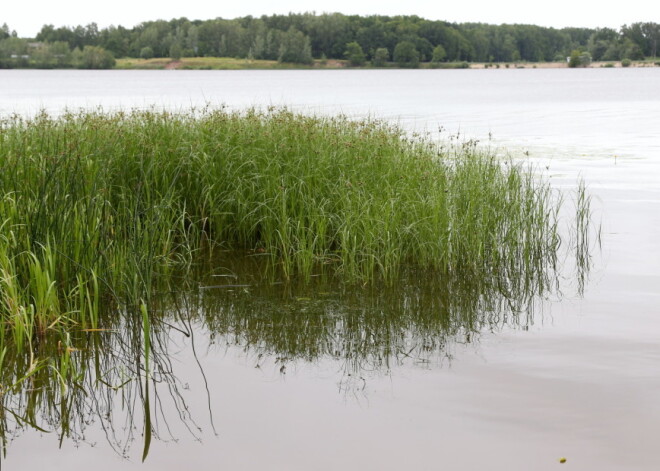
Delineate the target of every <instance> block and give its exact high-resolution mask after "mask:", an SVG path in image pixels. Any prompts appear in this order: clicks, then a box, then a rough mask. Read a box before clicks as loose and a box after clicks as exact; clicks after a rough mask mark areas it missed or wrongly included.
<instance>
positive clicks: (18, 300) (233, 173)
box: [0, 109, 590, 457]
mask: <svg viewBox="0 0 660 471" xmlns="http://www.w3.org/2000/svg"><path fill="white" fill-rule="evenodd" d="M560 204H561V197H558V196H557V194H555V193H554V192H553V191H552V190H551V188H550V187H549V185H548V184H547V182H545V181H544V180H543V179H542V178H540V177H539V176H538V175H536V174H535V173H534V172H533V169H529V168H525V167H523V166H521V165H517V164H514V163H513V162H511V161H502V160H500V159H498V158H496V157H494V156H493V155H492V154H490V153H488V152H487V151H484V150H480V149H479V148H478V147H477V146H476V144H475V143H474V142H467V143H464V144H457V145H446V144H442V143H437V142H434V141H431V140H430V139H427V138H425V137H423V136H412V137H411V136H409V135H407V134H405V133H404V132H403V131H402V130H400V129H398V128H396V127H394V126H392V125H389V124H386V123H384V122H379V121H373V120H366V121H353V120H350V119H348V118H345V117H335V118H329V117H314V116H304V115H299V114H294V113H292V112H290V111H288V110H286V109H270V110H266V111H258V110H249V111H245V112H230V111H227V110H224V109H205V110H201V111H190V112H187V113H170V112H160V111H153V110H152V111H134V112H129V113H126V112H116V113H104V112H88V111H84V112H79V113H67V114H64V115H62V116H59V117H51V116H48V115H46V114H40V115H38V116H35V117H33V118H24V117H19V116H15V117H11V118H8V119H6V120H5V121H3V122H2V123H0V318H1V319H2V326H0V363H1V362H2V361H3V360H4V361H5V362H7V361H12V362H13V365H14V366H13V367H12V368H5V367H4V366H3V370H2V371H3V375H2V382H1V383H0V388H1V389H0V397H1V398H2V406H3V412H2V416H1V417H0V425H2V427H3V429H2V430H5V429H6V428H7V426H6V424H5V421H6V418H7V417H6V415H5V412H4V411H6V410H9V412H10V413H11V414H13V417H14V418H15V419H16V420H17V421H18V422H19V423H26V424H36V422H37V420H36V419H35V417H34V410H35V409H34V407H33V408H32V409H30V408H21V407H22V406H21V407H18V408H17V407H16V406H15V405H14V406H12V405H11V404H12V401H13V399H12V397H15V395H16V394H18V395H19V396H20V395H21V394H27V393H26V392H25V391H24V387H25V386H24V385H25V384H29V385H30V388H28V389H30V391H32V392H31V393H30V394H32V395H33V396H34V395H35V394H36V395H37V396H38V395H39V394H46V395H48V394H51V393H52V394H51V396H49V397H50V399H49V400H50V401H51V402H52V403H61V404H63V407H64V406H66V404H67V402H66V401H68V400H76V399H75V398H76V397H78V398H80V397H82V396H81V394H82V392H81V391H85V390H90V389H93V388H94V387H95V386H94V385H93V384H92V383H95V384H97V385H99V386H100V385H101V384H103V385H105V386H106V387H108V388H109V389H108V391H110V390H113V391H116V390H117V389H120V390H122V391H123V390H124V389H125V388H124V386H125V385H128V384H130V385H133V386H131V387H132V388H133V389H132V390H133V391H134V395H133V397H137V398H140V399H141V402H140V404H141V407H142V408H143V410H144V435H143V436H144V442H145V449H144V456H145V457H146V453H147V452H148V448H149V443H150V440H151V438H150V437H151V429H152V423H151V420H150V417H151V413H150V409H151V408H152V406H150V397H151V398H153V396H150V392H149V391H150V387H155V381H156V380H154V379H153V376H152V375H155V374H158V375H159V376H160V379H159V381H161V380H162V377H163V375H164V374H165V373H163V371H165V372H167V371H169V370H168V368H167V367H160V366H159V365H163V364H165V365H167V362H163V360H162V355H160V356H159V355H158V354H157V353H156V352H158V351H161V352H162V351H163V349H162V345H163V344H164V343H166V342H165V341H164V340H162V335H161V334H159V333H158V332H159V331H160V330H159V329H162V328H163V326H168V325H170V324H169V323H173V325H178V321H179V320H180V318H181V316H176V315H165V314H163V312H164V310H165V309H164V308H163V303H164V299H165V298H167V293H168V292H170V291H173V290H175V287H176V290H178V291H181V290H183V291H186V290H188V289H191V287H194V286H195V283H205V285H204V286H203V289H202V290H200V293H202V292H203V293H207V292H208V290H210V289H214V288H215V287H214V286H212V285H209V283H207V282H205V281H203V278H202V277H201V276H199V275H198V271H199V270H200V267H206V268H205V269H206V270H207V271H208V272H210V273H212V274H213V276H219V275H222V274H223V273H225V272H224V271H223V270H224V268H222V267H228V266H229V262H228V260H235V259H236V257H238V258H239V259H240V260H243V261H245V260H249V259H258V260H259V261H260V266H262V267H263V268H264V270H266V271H267V273H268V277H269V279H270V280H271V281H272V282H273V283H275V282H277V283H283V285H282V286H290V285H291V284H292V283H297V284H298V285H302V286H305V285H309V286H313V285H312V284H311V283H312V280H314V279H316V277H318V276H321V277H324V278H328V279H332V280H334V281H335V282H338V283H339V285H340V286H344V287H346V288H350V289H352V290H357V291H360V290H367V289H377V288H378V287H381V288H383V289H386V290H395V289H399V288H400V287H401V284H402V283H403V284H404V285H405V286H404V287H408V288H405V289H404V291H402V293H403V295H402V296H403V297H401V298H400V303H401V304H400V305H401V306H402V312H404V315H402V316H401V317H400V318H399V317H397V316H398V315H397V314H396V313H392V314H388V315H386V316H385V317H382V316H381V317H378V316H376V317H373V319H365V318H363V316H362V314H359V313H358V314H355V312H353V313H351V312H350V309H349V310H348V311H346V310H345V309H344V310H343V308H341V307H339V308H338V307H336V306H335V307H333V304H332V303H330V304H328V305H327V306H326V307H325V308H324V309H323V310H322V311H323V315H322V316H315V317H314V319H311V320H310V319H307V321H306V323H305V324H304V325H305V326H306V327H305V329H308V330H307V331H306V333H305V334H304V335H305V337H306V338H307V339H308V341H309V342H311V343H309V344H308V343H304V342H300V338H301V337H300V336H296V335H293V332H294V331H299V330H300V329H298V328H297V327H295V325H293V324H292V325H293V327H292V329H291V330H290V331H287V328H286V326H287V325H288V320H287V319H286V315H285V314H286V310H283V311H281V312H279V313H278V314H277V315H276V317H277V316H279V317H277V318H278V319H279V320H277V324H278V325H280V324H281V326H283V327H285V328H284V329H283V330H277V329H276V330H272V329H270V328H268V326H273V322H275V321H274V317H272V316H275V313H273V312H272V311H269V310H263V309H258V308H257V305H256V304H255V305H254V307H249V308H248V309H247V311H245V312H247V314H246V315H245V316H243V315H238V316H237V317H234V315H235V314H236V312H244V311H236V310H235V307H236V306H238V305H239V304H241V303H243V304H245V298H240V299H239V298H236V297H231V296H230V298H228V299H227V300H226V302H227V303H228V304H225V306H224V307H222V308H220V309H219V311H218V312H225V313H227V314H230V316H229V317H225V318H224V319H223V318H220V317H216V318H213V316H212V315H206V314H204V315H203V316H202V319H203V324H204V325H205V326H207V327H208V329H209V330H211V331H212V332H217V333H220V334H223V335H225V334H231V335H233V336H234V337H235V339H236V340H235V341H236V342H237V343H239V344H242V343H244V342H247V343H248V344H252V345H254V344H255V343H256V344H259V345H262V346H263V347H264V348H265V349H266V350H268V351H279V353H282V352H284V353H285V354H286V356H288V357H293V358H295V357H301V358H314V357H318V356H319V355H325V354H330V355H331V356H332V355H335V354H333V353H332V352H337V351H342V349H343V351H345V352H348V353H346V355H345V358H346V359H349V358H355V357H359V356H360V352H363V353H364V354H365V355H366V356H367V357H368V361H371V362H373V361H374V358H381V359H382V358H385V357H388V356H390V355H395V356H396V355H398V353H399V352H404V351H405V350H406V349H407V348H408V346H409V345H406V342H405V341H403V340H405V339H406V338H411V337H410V336H412V338H414V337H415V335H418V333H420V332H421V333H422V334H423V335H422V336H421V337H422V338H423V339H430V343H428V342H427V343H426V344H425V345H427V346H428V348H430V349H436V350H437V347H438V345H440V344H442V343H443V342H444V340H443V339H444V338H446V337H447V336H448V335H456V334H458V333H460V332H467V333H470V332H475V331H478V330H479V328H480V327H481V326H483V325H492V324H493V323H495V324H497V319H501V318H499V317H498V316H500V315H502V313H505V314H506V313H509V314H506V315H507V316H509V315H513V314H514V313H515V314H516V315H517V313H519V312H524V311H525V310H526V309H527V308H528V306H529V305H530V303H531V302H532V301H533V298H534V296H538V295H543V294H544V293H546V292H547V291H548V290H549V289H552V288H553V287H554V284H555V283H556V274H557V269H558V265H559V264H560V260H559V257H560V255H559V247H560V245H561V244H562V241H563V240H564V239H563V237H562V235H561V233H560V229H559V206H560ZM576 206H577V208H576V214H577V224H574V227H573V233H571V234H569V236H568V238H569V240H571V241H576V242H575V244H573V243H571V244H568V243H567V244H565V246H567V247H568V246H571V247H573V245H577V247H573V251H574V252H576V259H577V260H578V262H579V263H582V265H584V264H585V263H586V264H587V265H588V263H587V262H588V246H589V239H588V231H589V217H590V216H589V199H588V197H586V195H585V194H584V191H583V190H582V191H580V194H579V197H578V198H577V204H576ZM575 232H579V234H575ZM236 271H238V270H233V271H230V273H235V272H236ZM232 276H234V275H232ZM218 279H222V280H224V278H218ZM415 279H418V280H425V285H426V284H429V285H431V286H435V287H436V288H435V290H434V289H430V290H428V293H432V294H430V295H428V296H431V298H433V299H435V301H432V302H427V301H424V302H423V303H422V302H421V300H422V299H423V298H424V299H425V296H427V295H421V294H420V293H419V292H418V290H416V289H415V288H410V286H414V283H415V281H414V280H415ZM277 286H280V285H277ZM186 287H187V288H186ZM221 288H222V289H226V288H231V286H226V285H223V286H222V287H221ZM283 289H284V288H283ZM411 289H412V291H411ZM406 290H408V291H406ZM193 292H194V290H193ZM241 292H242V291H241ZM245 292H246V293H247V292H249V291H248V290H245ZM397 292H399V291H397ZM457 293H458V294H457ZM461 293H462V294H461ZM436 295H437V296H436ZM354 297H355V296H354ZM357 298H359V295H358V296H357ZM250 299H265V298H259V297H255V298H251V297H250ZM388 303H389V302H388ZM193 304H195V303H193ZM358 304H359V303H358ZM389 304H391V305H392V306H394V305H396V304H397V302H391V303H389ZM422 304H423V305H422ZM248 305H249V303H248ZM427 305H428V306H431V308H430V310H429V311H428V312H429V314H430V315H431V317H433V319H434V320H428V319H427V320H425V319H426V318H425V317H424V316H423V315H421V314H420V313H421V312H422V311H423V310H424V309H426V307H424V306H427ZM498 306H499V307H498ZM174 311H176V309H175V310H174ZM248 311H249V312H248ZM188 312H200V315H202V314H203V313H204V312H208V310H207V311H204V310H200V308H199V307H194V306H193V307H191V308H190V309H188ZM382 312H384V311H382ZM382 312H381V314H382ZM392 312H394V311H392ZM251 313H254V314H256V316H257V317H254V316H252V314H251ZM406 313H407V314H406ZM443 313H444V314H443ZM261 315H267V316H271V318H270V320H268V321H263V320H260V319H261V318H260V317H259V316H261ZM461 316H464V317H462V318H461ZM492 316H495V320H494V319H493V317H492ZM280 317H283V318H282V319H280ZM299 317H300V316H296V318H297V319H298V318H299ZM457 318H461V319H462V320H459V321H457V320H456V319H457ZM388 319H389V320H388ZM396 319H399V320H398V321H396ZM294 324H295V323H294ZM296 325H297V324H296ZM170 327H171V326H170ZM296 329H297V330H296ZM310 329H311V330H310ZM351 329H353V330H354V332H353V331H352V330H351ZM188 330H189V329H188ZM303 330H304V329H303ZM434 331H437V335H436V336H435V337H434V335H433V334H432V332H434ZM114 332H116V334H115V333H114ZM351 332H353V334H351ZM369 332H371V333H370V334H369V335H371V336H380V334H379V332H382V333H383V335H384V338H389V339H390V340H392V341H391V342H389V343H388V342H385V341H383V343H381V344H380V346H377V347H375V346H374V345H375V344H374V345H371V344H369V343H367V344H364V343H361V344H359V345H353V344H352V343H351V342H352V340H351V338H353V337H350V335H355V337H354V340H355V339H365V338H367V339H368V338H370V337H369V335H367V334H368V333H369ZM326 334H333V335H334V334H336V336H333V335H331V336H330V337H332V338H333V339H334V340H332V341H330V340H329V339H330V337H328V336H327V335H326ZM390 334H391V335H390ZM115 335H116V338H115ZM255 335H256V340H255ZM341 335H344V337H343V338H342V337H341ZM392 335H393V336H392ZM278 336H283V337H278ZM101 338H105V339H106V340H105V342H106V343H103V342H101V340H100V339H101ZM94 339H97V340H94ZM113 339H114V340H113ZM122 339H124V340H122ZM126 339H127V340H126ZM159 339H160V340H159ZM284 339H288V340H284ZM396 339H399V340H396ZM94 342H96V343H94ZM107 342H109V343H107ZM113 342H120V345H121V348H119V347H117V344H113ZM333 342H334V343H333ZM337 342H339V344H337ZM346 342H348V343H346ZM374 342H375V341H374ZM106 344H108V345H115V346H114V347H110V349H109V350H107V351H106V352H105V353H103V354H101V353H99V352H98V351H97V353H94V352H92V351H90V352H87V349H98V348H104V345H106ZM341 344H343V345H344V346H343V347H340V346H339V345H341ZM351 346H353V347H354V348H352V347H351ZM81 348H82V349H84V351H85V353H81ZM351 348H352V349H351ZM128 351H132V352H133V353H132V355H131V354H129V353H125V354H124V355H123V356H122V355H121V352H128ZM411 352H412V350H410V351H408V353H407V354H410V353H411ZM99 355H100V356H99ZM335 356H336V355H335ZM12 358H13V359H17V360H11V359H12ZM99 358H102V359H104V360H103V361H101V360H99ZM113 363H115V364H113ZM117 363H119V364H123V363H127V364H128V365H129V366H126V365H124V367H123V368H122V369H121V374H120V373H119V372H118V371H119V370H117V369H116V368H115V367H117V366H118V365H117ZM88 370H90V371H93V373H89V374H86V373H85V371H88ZM159 371H160V373H159ZM107 375H110V379H108V378H109V377H108V376H107ZM47 378H51V379H56V381H59V383H58V384H60V385H61V388H60V390H59V391H60V392H59V393H56V392H54V391H52V390H51V387H52V383H51V387H44V388H45V389H42V386H41V385H44V384H46V383H47V381H46V379H47ZM152 383H153V384H152ZM150 384H151V385H152V386H150ZM126 387H128V386H126ZM35 391H37V392H35ZM70 394H73V396H71V395H70ZM76 394H78V395H77V396H76ZM28 396H29V394H28ZM21 397H22V396H21ZM28 399H29V398H28ZM34 400H35V401H37V402H39V403H44V404H48V403H49V402H48V401H49V400H46V401H45V402H42V401H43V400H44V399H43V397H42V396H38V397H37V398H36V399H34ZM20 404H23V403H22V402H21V401H19V406H20ZM67 407H68V406H67ZM97 409H98V408H97ZM16 410H20V411H22V412H11V411H16ZM67 410H69V409H66V408H63V409H61V413H62V415H65V413H66V411H67ZM30 411H32V412H30ZM61 419H62V420H65V417H61ZM35 426H36V425H35ZM62 427H64V426H63V425H62ZM62 433H63V434H65V433H64V428H62ZM3 436H4V433H3Z"/></svg>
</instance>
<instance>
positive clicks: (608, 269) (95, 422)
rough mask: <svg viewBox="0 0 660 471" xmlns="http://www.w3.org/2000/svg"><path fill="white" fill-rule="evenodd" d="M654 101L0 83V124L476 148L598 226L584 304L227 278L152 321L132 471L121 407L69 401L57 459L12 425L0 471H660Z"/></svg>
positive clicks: (274, 84)
mask: <svg viewBox="0 0 660 471" xmlns="http://www.w3.org/2000/svg"><path fill="white" fill-rule="evenodd" d="M659 85H660V68H644V69H579V70H575V69H570V70H569V69H556V70H555V69H550V70H546V69H544V70H541V69H538V70H534V69H526V70H512V69H499V70H346V71H25V70H7V71H0V116H7V115H9V114H11V113H19V114H34V113H37V112H39V111H40V110H41V109H43V110H46V111H48V112H50V113H53V114H58V113H62V112H63V111H64V109H65V108H67V107H68V108H72V109H76V108H79V107H87V108H90V107H91V108H96V107H98V106H100V107H102V108H103V109H105V110H115V109H120V108H121V109H127V108H133V107H137V108H145V107H152V106H153V107H156V108H165V109H172V110H186V109H189V108H190V107H204V106H211V107H216V106H222V105H225V106H227V107H230V108H236V109H244V108H246V107H251V106H258V107H267V106H280V105H286V106H288V107H290V108H292V109H294V110H296V111H300V112H303V113H318V114H337V113H343V114H346V115H348V116H350V117H356V118H361V117H376V118H380V119H385V120H388V121H393V122H397V123H399V124H401V126H403V127H404V128H405V129H407V130H409V131H410V132H429V133H431V135H432V136H433V137H434V138H439V139H451V140H456V138H455V137H454V136H456V135H459V137H458V140H459V141H460V140H462V139H477V140H479V141H480V143H481V145H484V146H490V147H491V148H492V149H494V151H496V152H498V153H500V154H503V155H510V156H511V157H512V158H514V159H516V160H518V161H522V162H529V164H530V165H533V166H535V168H536V169H537V171H538V172H539V173H542V174H543V175H545V176H546V177H547V178H548V179H549V180H550V181H551V183H552V185H553V186H554V187H555V188H557V189H560V190H565V191H570V190H571V189H573V188H575V186H576V184H577V181H578V179H579V178H580V177H581V178H584V180H585V182H586V184H587V188H588V191H589V193H590V194H591V195H592V196H593V203H592V209H593V211H594V212H593V220H594V221H595V222H596V223H597V224H601V225H602V226H601V227H602V230H601V234H600V242H601V244H600V246H598V244H596V243H595V242H594V243H593V244H592V245H593V247H592V261H591V270H590V272H589V274H588V279H587V280H586V281H585V283H584V290H583V292H582V286H581V284H580V283H579V282H578V281H576V279H575V276H574V274H573V273H572V272H571V266H572V265H571V263H570V261H567V263H566V267H567V268H566V271H565V272H564V273H562V275H561V277H560V279H559V280H558V283H559V286H560V290H559V292H554V293H547V294H546V295H544V296H541V297H540V298H538V299H535V300H534V301H533V302H531V303H523V304H521V306H522V307H523V309H519V307H520V306H516V305H512V304H511V303H510V302H509V300H499V299H485V300H481V299H480V298H479V296H484V294H483V293H480V294H474V293H475V291H474V289H475V288H474V287H472V286H469V285H468V286H434V285H433V284H429V283H428V282H427V281H426V280H423V279H419V280H415V279H414V274H413V275H411V280H413V281H411V282H410V283H409V284H406V285H405V286H402V288H401V289H400V290H399V289H392V290H389V289H387V290H378V289H375V288H373V289H371V288H350V289H348V288H340V287H337V286H335V285H332V284H325V283H324V282H323V281H322V280H319V281H318V283H316V282H315V283H312V284H311V285H297V284H293V285H290V286H283V285H280V284H269V283H267V282H265V281H264V280H260V279H259V278H258V277H257V276H256V275H255V273H257V272H258V271H259V270H258V267H256V268H255V267H245V266H243V265H244V263H242V264H239V265H237V266H233V265H232V264H231V263H233V262H231V261H226V262H224V263H226V265H223V269H226V271H225V272H223V274H218V276H229V279H230V280H231V281H230V283H231V284H232V285H234V286H232V288H231V289H219V290H213V289H208V290H202V289H200V291H199V292H198V293H196V294H195V296H192V297H191V298H190V299H185V302H183V303H182V304H179V303H178V301H177V302H174V301H173V302H172V303H171V304H170V305H168V306H167V307H166V309H169V310H171V311H172V312H179V313H182V314H181V316H180V317H179V318H180V320H181V322H182V325H183V326H184V327H180V326H179V327H178V330H176V329H173V330H171V331H168V332H166V333H164V334H163V338H162V345H165V346H167V348H166V349H164V350H163V351H164V352H165V351H166V352H167V358H166V359H162V361H163V373H162V376H161V377H160V384H161V389H160V395H159V396H158V399H157V404H158V408H159V409H160V412H159V415H158V417H160V419H159V421H158V423H157V424H156V430H157V436H155V437H154V439H153V443H152V445H151V450H150V452H149V456H148V458H147V460H146V462H145V463H144V464H142V463H140V460H141V452H142V441H143V437H142V436H141V433H142V429H141V422H140V411H139V410H137V411H136V410H134V405H135V402H131V401H135V400H137V398H138V397H139V391H134V394H133V395H132V396H130V395H129V394H128V392H127V393H126V396H125V397H123V398H122V397H117V396H112V395H107V396H104V397H109V398H110V399H107V401H106V402H103V401H89V400H87V399H86V398H85V397H83V396H81V397H80V403H79V406H78V409H75V411H77V412H74V413H77V414H78V417H77V418H76V419H72V423H73V422H75V420H78V421H79V423H78V429H77V430H78V432H77V433H72V434H71V435H72V437H73V438H71V439H67V438H64V439H63V440H62V443H61V444H60V436H59V435H60V434H59V433H58V432H57V429H56V427H53V425H54V424H53V423H51V424H48V423H47V422H48V420H41V421H40V422H39V423H41V425H42V428H44V430H48V431H50V432H51V433H46V432H45V431H39V430H36V429H34V428H31V427H30V426H27V425H26V426H25V427H20V426H15V427H13V428H12V427H8V430H9V432H10V433H8V434H7V435H8V436H7V439H8V446H7V453H6V457H4V458H3V461H4V463H3V465H4V467H3V469H38V468H39V467H44V468H46V467H47V468H48V469H67V470H77V469H87V468H88V467H89V466H90V465H93V466H94V467H95V468H96V469H98V470H99V471H100V470H106V469H107V470H111V469H112V470H115V469H133V468H135V469H137V468H139V469H143V470H150V469H158V470H166V469H172V470H174V469H181V468H193V469H194V468H196V469H232V470H252V469H281V470H309V469H315V470H334V469H340V468H343V469H379V470H394V469H420V470H424V469H451V470H475V469H494V470H497V469H502V470H505V469H506V470H512V469H513V470H528V469H534V470H546V469H555V468H556V467H557V466H562V465H561V464H560V463H559V461H558V460H559V459H560V458H562V457H565V458H566V459H567V462H566V463H565V464H564V465H563V466H571V467H573V468H574V469H594V470H599V471H600V470H630V469H635V470H656V469H659V468H660V453H658V451H657V446H656V444H655V442H656V440H657V438H656V437H657V436H658V434H659V432H660V405H658V401H657V392H658V391H659V390H660V343H659V342H658V338H659V337H660V308H659V307H658V305H659V301H660V242H659V241H660V128H659V127H658V124H659V123H660V86H659ZM570 194H571V193H567V202H566V204H567V205H569V204H570V203H571V201H570V198H571V197H570ZM254 263H255V264H257V265H258V263H259V262H258V261H255V262H254ZM221 279H224V278H221ZM211 285H212V282H211V281H208V282H207V283H205V286H211ZM487 294H488V293H487ZM478 298H479V299H478ZM475 299H476V300H477V301H479V302H476V301H474V300H475ZM470 300H473V301H474V302H471V301H470ZM482 301H483V302H482ZM488 301H490V302H488ZM454 313H459V314H461V315H460V316H459V317H452V316H453V314H454ZM180 330H185V331H186V333H187V334H188V335H185V334H184V333H181V332H180ZM191 334H192V335H191ZM117 348H119V347H117ZM120 377H121V375H120V374H119V373H118V375H117V379H118V378H120ZM118 380H119V379H118ZM114 384H119V383H114ZM127 391H128V390H127ZM105 394H106V393H105V392H104V393H101V394H100V395H105ZM122 399H123V402H122ZM108 402H109V403H112V404H113V407H112V411H111V414H107V415H108V416H109V415H112V418H111V420H108V417H106V414H105V412H106V410H108V409H107V403H108ZM138 402H139V401H138ZM19 406H20V404H16V407H19ZM58 413H59V412H58V411H55V413H53V415H52V416H51V418H50V419H51V420H52V418H53V417H54V418H57V417H58ZM12 420H13V419H12ZM10 422H11V420H10ZM44 422H46V423H44ZM48 425H51V427H50V428H49V427H48ZM53 428H54V430H53ZM35 450H39V452H38V453H36V452H35Z"/></svg>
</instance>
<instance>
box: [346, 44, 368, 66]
mask: <svg viewBox="0 0 660 471" xmlns="http://www.w3.org/2000/svg"><path fill="white" fill-rule="evenodd" d="M344 57H345V58H346V59H348V62H349V63H350V64H351V65H353V66H361V65H364V63H365V62H366V61H367V56H366V55H365V54H364V51H363V50H362V46H360V45H359V44H358V43H357V42H355V41H353V42H350V43H348V44H346V51H345V52H344Z"/></svg>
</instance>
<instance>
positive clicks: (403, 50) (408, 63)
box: [394, 41, 419, 68]
mask: <svg viewBox="0 0 660 471" xmlns="http://www.w3.org/2000/svg"><path fill="white" fill-rule="evenodd" d="M394 62H396V63H397V65H398V66H399V67H406V68H416V67H419V51H417V48H416V47H415V45H414V44H413V43H412V42H411V41H401V42H400V43H398V44H397V45H396V47H395V48H394Z"/></svg>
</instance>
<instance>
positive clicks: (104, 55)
mask: <svg viewBox="0 0 660 471" xmlns="http://www.w3.org/2000/svg"><path fill="white" fill-rule="evenodd" d="M77 65H78V68H79V69H111V68H112V67H114V66H115V58H114V57H113V56H112V53H111V52H109V51H106V50H105V49H103V48H102V47H99V46H85V47H84V48H83V50H82V52H81V53H80V55H79V61H78V64H77Z"/></svg>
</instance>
